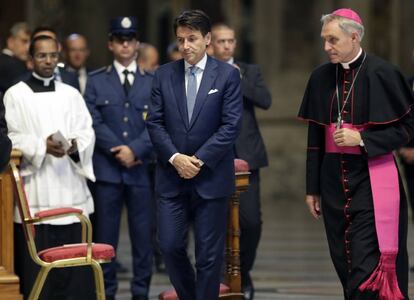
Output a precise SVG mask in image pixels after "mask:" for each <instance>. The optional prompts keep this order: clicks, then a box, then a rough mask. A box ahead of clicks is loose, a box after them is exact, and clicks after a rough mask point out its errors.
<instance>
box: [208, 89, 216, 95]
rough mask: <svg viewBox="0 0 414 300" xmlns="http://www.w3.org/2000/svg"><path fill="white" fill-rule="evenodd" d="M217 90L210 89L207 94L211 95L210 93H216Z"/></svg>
mask: <svg viewBox="0 0 414 300" xmlns="http://www.w3.org/2000/svg"><path fill="white" fill-rule="evenodd" d="M217 92H218V89H212V90H210V91H209V92H208V94H207V95H211V94H214V93H217Z"/></svg>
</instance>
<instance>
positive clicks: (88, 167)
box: [67, 91, 95, 181]
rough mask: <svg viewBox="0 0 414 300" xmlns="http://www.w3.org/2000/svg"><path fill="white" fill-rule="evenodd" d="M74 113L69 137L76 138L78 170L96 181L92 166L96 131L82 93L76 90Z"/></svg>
mask: <svg viewBox="0 0 414 300" xmlns="http://www.w3.org/2000/svg"><path fill="white" fill-rule="evenodd" d="M72 102H73V107H74V109H73V113H72V114H71V122H70V124H71V125H70V132H69V133H68V137H67V138H68V139H76V142H77V146H78V153H79V159H80V165H79V164H74V165H75V166H76V171H77V172H78V173H79V174H81V175H82V176H85V177H86V178H88V179H90V180H92V181H95V176H94V173H93V167H92V155H93V149H94V145H95V133H94V130H93V128H92V118H91V115H90V114H89V111H88V109H87V107H86V104H85V101H84V100H83V98H82V96H81V94H80V93H79V92H78V91H76V93H75V94H74V99H73V101H72Z"/></svg>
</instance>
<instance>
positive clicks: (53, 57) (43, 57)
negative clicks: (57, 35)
mask: <svg viewBox="0 0 414 300" xmlns="http://www.w3.org/2000/svg"><path fill="white" fill-rule="evenodd" d="M48 57H49V58H50V59H51V60H57V59H59V52H51V53H36V54H35V55H34V58H35V59H37V60H47V58H48Z"/></svg>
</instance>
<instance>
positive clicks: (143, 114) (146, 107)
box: [142, 105, 148, 121]
mask: <svg viewBox="0 0 414 300" xmlns="http://www.w3.org/2000/svg"><path fill="white" fill-rule="evenodd" d="M147 115H148V105H144V111H143V112H142V119H143V120H144V121H146V120H147Z"/></svg>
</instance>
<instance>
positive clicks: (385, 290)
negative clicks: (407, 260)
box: [325, 124, 404, 300]
mask: <svg viewBox="0 0 414 300" xmlns="http://www.w3.org/2000/svg"><path fill="white" fill-rule="evenodd" d="M342 127H343V128H349V129H354V130H358V131H361V130H363V129H364V128H363V127H358V128H357V127H353V126H352V124H343V125H342ZM335 130H336V128H335V124H331V125H330V126H326V127H325V151H326V152H328V153H345V154H361V149H360V147H359V146H355V147H340V146H337V145H336V144H335V142H334V140H333V133H334V132H335ZM368 170H369V177H370V182H371V191H372V198H373V203H374V215H375V229H376V232H377V238H378V245H379V250H380V252H381V257H380V261H379V263H378V265H377V267H376V268H375V270H374V271H373V273H372V274H371V276H370V277H369V278H368V279H367V280H366V281H365V282H363V283H362V284H361V285H360V287H359V290H360V291H362V292H363V291H365V290H371V291H374V292H378V295H379V298H378V299H379V300H403V299H404V296H403V295H402V293H401V291H400V288H399V286H398V281H397V274H396V259H397V254H398V225H399V216H400V212H399V210H400V190H399V182H398V171H397V167H396V165H395V161H394V157H393V155H392V153H388V154H385V155H381V156H377V157H374V158H369V159H368Z"/></svg>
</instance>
